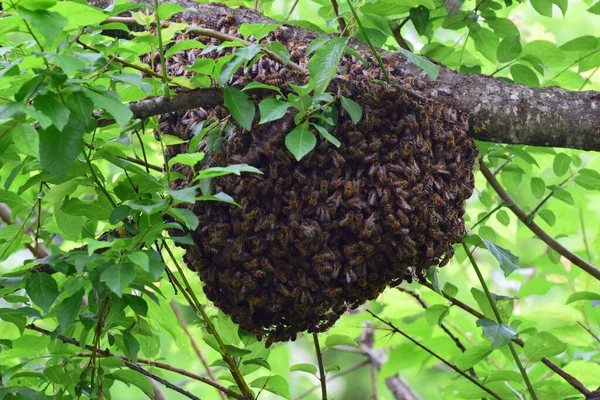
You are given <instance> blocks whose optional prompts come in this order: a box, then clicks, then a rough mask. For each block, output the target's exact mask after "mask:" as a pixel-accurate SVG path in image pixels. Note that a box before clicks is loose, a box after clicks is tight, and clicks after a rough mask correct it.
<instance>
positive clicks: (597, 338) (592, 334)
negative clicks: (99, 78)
mask: <svg viewBox="0 0 600 400" xmlns="http://www.w3.org/2000/svg"><path fill="white" fill-rule="evenodd" d="M577 323H578V324H579V326H581V327H582V328H583V329H584V330H585V331H586V332H587V333H589V334H590V335H591V336H592V337H593V338H594V340H596V341H597V342H599V343H600V337H598V336H596V335H595V334H594V332H592V331H591V330H590V329H589V328H588V327H587V326H585V325H584V324H582V323H581V322H579V321H577Z"/></svg>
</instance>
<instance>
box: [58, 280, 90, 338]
mask: <svg viewBox="0 0 600 400" xmlns="http://www.w3.org/2000/svg"><path fill="white" fill-rule="evenodd" d="M84 294H85V291H84V290H83V289H80V290H79V291H77V292H76V293H75V294H74V295H72V296H69V297H67V298H66V299H64V300H63V301H62V302H61V303H60V305H59V306H58V313H57V319H58V329H59V331H60V332H65V331H66V330H67V329H69V327H70V326H71V325H72V324H73V322H74V321H75V318H77V316H78V315H79V310H80V309H81V299H82V298H83V295H84Z"/></svg>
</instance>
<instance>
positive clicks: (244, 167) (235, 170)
mask: <svg viewBox="0 0 600 400" xmlns="http://www.w3.org/2000/svg"><path fill="white" fill-rule="evenodd" d="M242 172H251V173H254V174H262V172H261V170H259V169H257V168H256V167H252V166H250V165H248V164H234V165H229V166H227V167H212V168H206V169H203V170H202V171H200V172H199V173H198V179H207V178H214V177H216V176H223V175H229V174H236V175H238V176H239V175H241V173H242Z"/></svg>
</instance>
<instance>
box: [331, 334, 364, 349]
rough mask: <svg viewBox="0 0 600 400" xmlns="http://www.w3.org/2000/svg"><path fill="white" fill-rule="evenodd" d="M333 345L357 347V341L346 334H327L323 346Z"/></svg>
mask: <svg viewBox="0 0 600 400" xmlns="http://www.w3.org/2000/svg"><path fill="white" fill-rule="evenodd" d="M335 346H350V347H358V343H356V340H354V339H352V338H351V337H350V336H346V335H337V334H336V335H329V336H327V339H325V347H326V348H330V347H335Z"/></svg>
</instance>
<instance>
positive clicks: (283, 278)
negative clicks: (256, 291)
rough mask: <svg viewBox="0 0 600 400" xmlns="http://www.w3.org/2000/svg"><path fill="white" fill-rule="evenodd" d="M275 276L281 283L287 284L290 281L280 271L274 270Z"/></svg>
mask: <svg viewBox="0 0 600 400" xmlns="http://www.w3.org/2000/svg"><path fill="white" fill-rule="evenodd" d="M273 275H275V278H277V280H278V281H279V282H281V283H286V282H287V281H288V277H287V276H286V275H285V274H284V273H283V272H281V270H280V269H273Z"/></svg>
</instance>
